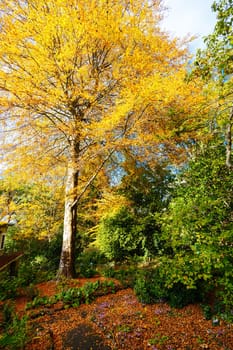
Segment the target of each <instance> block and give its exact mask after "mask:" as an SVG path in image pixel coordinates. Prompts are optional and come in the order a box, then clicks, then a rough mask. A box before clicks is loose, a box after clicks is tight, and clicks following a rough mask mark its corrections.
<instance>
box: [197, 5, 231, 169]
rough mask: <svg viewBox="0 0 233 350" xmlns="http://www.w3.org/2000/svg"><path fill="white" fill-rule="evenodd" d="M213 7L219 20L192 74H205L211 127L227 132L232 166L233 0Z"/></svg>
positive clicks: (229, 164) (227, 162)
mask: <svg viewBox="0 0 233 350" xmlns="http://www.w3.org/2000/svg"><path fill="white" fill-rule="evenodd" d="M212 9H213V11H214V12H215V13H216V15H217V22H216V25H215V28H214V31H213V33H212V34H210V35H209V36H207V37H206V38H205V43H206V49H204V50H199V51H198V52H197V56H196V61H195V68H194V70H193V74H194V75H196V74H198V75H201V76H202V78H203V79H204V81H205V82H206V84H207V87H208V89H207V93H208V94H209V95H212V114H211V119H212V123H211V129H212V130H213V129H216V127H218V128H220V129H221V132H224V133H225V145H226V165H227V166H228V167H229V168H232V160H231V153H232V126H233V104H232V96H233V95H232V94H233V93H232V91H233V35H232V27H233V1H232V0H219V1H214V3H213V5H212ZM212 130H211V131H212Z"/></svg>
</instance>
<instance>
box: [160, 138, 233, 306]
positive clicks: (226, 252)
mask: <svg viewBox="0 0 233 350" xmlns="http://www.w3.org/2000/svg"><path fill="white" fill-rule="evenodd" d="M221 143H222V140H217V141H215V142H213V141H212V142H211V143H209V144H208V145H205V146H200V147H199V151H198V153H197V154H196V155H195V157H194V159H193V160H191V161H190V162H189V164H188V166H187V169H185V170H184V171H183V172H182V173H181V174H179V176H178V178H177V186H176V190H175V195H174V198H173V199H172V201H171V203H170V205H169V208H168V210H167V211H166V212H165V213H164V214H163V216H162V220H163V234H164V239H165V240H166V242H167V246H168V247H169V248H171V255H170V256H169V257H164V262H165V267H164V268H165V269H166V271H167V272H166V273H167V276H168V284H170V285H173V284H174V283H178V282H181V283H183V284H184V285H186V286H188V287H191V288H192V287H196V286H197V285H198V282H199V281H201V280H205V281H207V283H209V284H210V285H212V286H215V287H220V289H221V288H224V289H225V293H226V300H227V298H228V302H229V303H232V302H233V300H232V290H233V275H232V263H233V254H232V247H233V200H232V198H233V186H232V184H233V174H232V172H231V171H230V170H229V168H228V167H227V166H224V165H223V162H224V157H225V154H224V146H223V145H222V144H221Z"/></svg>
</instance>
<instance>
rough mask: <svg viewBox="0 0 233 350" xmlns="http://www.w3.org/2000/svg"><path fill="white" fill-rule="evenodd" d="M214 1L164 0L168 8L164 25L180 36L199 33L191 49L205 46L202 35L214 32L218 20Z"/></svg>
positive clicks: (173, 33)
mask: <svg viewBox="0 0 233 350" xmlns="http://www.w3.org/2000/svg"><path fill="white" fill-rule="evenodd" d="M212 3H213V0H164V5H165V6H166V7H167V8H168V10H167V12H166V15H165V19H164V21H163V27H164V28H165V29H166V30H168V31H169V32H170V33H171V34H172V35H175V36H178V37H184V36H185V35H187V34H192V35H193V34H194V35H198V36H199V38H198V39H196V40H195V41H194V42H193V43H192V44H191V45H190V49H191V50H192V51H195V50H196V49H197V48H199V47H201V48H203V47H204V44H203V40H202V37H203V36H206V35H208V34H210V33H212V31H213V29H214V25H215V22H216V16H215V13H214V12H213V11H212V10H211V5H212Z"/></svg>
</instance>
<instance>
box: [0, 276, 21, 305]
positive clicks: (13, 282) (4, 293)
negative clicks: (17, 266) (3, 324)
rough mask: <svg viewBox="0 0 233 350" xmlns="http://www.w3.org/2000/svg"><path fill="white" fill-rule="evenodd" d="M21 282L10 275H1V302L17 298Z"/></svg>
mask: <svg viewBox="0 0 233 350" xmlns="http://www.w3.org/2000/svg"><path fill="white" fill-rule="evenodd" d="M19 286H20V283H19V280H18V279H17V278H15V277H11V276H9V274H7V273H4V274H1V279H0V300H6V299H11V298H15V297H16V296H17V295H18V288H19Z"/></svg>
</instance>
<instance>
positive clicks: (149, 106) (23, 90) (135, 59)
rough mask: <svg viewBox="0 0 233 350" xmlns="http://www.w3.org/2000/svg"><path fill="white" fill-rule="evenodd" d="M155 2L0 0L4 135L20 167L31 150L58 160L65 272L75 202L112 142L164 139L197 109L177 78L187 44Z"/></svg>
mask: <svg viewBox="0 0 233 350" xmlns="http://www.w3.org/2000/svg"><path fill="white" fill-rule="evenodd" d="M160 5H161V4H160V0H154V1H147V0H143V1H141V0H140V1H139V0H132V1H129V0H122V1H115V0H90V1H88V2H87V1H86V0H65V1H64V0H51V1H46V0H44V1H41V0H28V1H26V0H25V1H24V0H22V1H18V0H2V1H1V3H0V26H1V33H0V102H1V103H0V105H1V121H3V123H5V126H4V127H5V129H7V128H8V130H9V129H10V130H15V131H14V134H13V135H14V137H8V139H7V141H8V142H9V143H10V144H11V147H12V148H11V150H13V151H14V150H15V149H16V152H15V155H16V153H17V152H19V151H20V150H22V153H21V154H23V158H21V159H22V164H24V166H25V167H26V161H27V162H28V161H29V164H30V166H31V167H32V166H33V164H32V162H31V160H32V159H35V154H37V156H38V157H39V159H40V162H41V163H43V162H44V161H45V163H46V162H47V159H49V158H48V155H51V154H52V155H53V157H56V156H57V155H59V156H60V157H61V156H62V160H63V161H64V162H65V164H66V185H65V210H64V232H63V247H62V253H61V259H60V267H59V272H58V276H61V275H64V276H66V277H72V276H74V273H75V271H74V242H75V234H76V223H77V220H76V218H77V209H78V204H79V202H80V199H81V198H82V196H83V194H84V193H85V191H86V190H87V188H88V187H89V185H90V184H91V183H92V181H94V180H95V178H96V176H97V174H98V173H99V171H100V170H101V169H102V168H103V166H104V165H105V164H106V162H107V161H108V160H109V159H110V157H111V155H112V154H113V152H114V151H115V150H120V149H122V147H124V148H126V147H132V145H133V146H135V147H136V146H137V147H142V146H143V147H144V150H145V149H146V147H145V146H146V144H147V143H148V145H149V143H150V149H149V148H148V149H149V150H150V152H151V150H152V148H151V147H152V146H158V144H160V145H161V144H162V143H163V144H164V147H165V146H167V145H169V142H168V141H169V140H170V142H171V141H172V140H173V141H174V140H175V141H176V138H177V139H179V137H178V136H177V135H178V134H179V131H180V129H182V125H183V123H184V124H185V127H188V126H189V125H192V121H193V120H194V119H195V117H196V116H197V115H198V114H197V113H198V112H197V108H196V105H197V102H199V101H200V100H201V97H200V94H199V88H198V86H197V85H196V84H194V83H190V85H189V86H187V84H186V83H185V82H184V77H185V74H186V71H185V62H186V58H187V52H186V50H185V49H184V48H183V43H179V42H178V41H177V40H170V39H169V38H168V36H167V35H166V34H165V33H163V32H161V30H160V29H159V20H160V18H161V13H162V12H161V6H160ZM174 130H175V131H174ZM173 131H174V132H173ZM142 135H143V136H142ZM16 145H17V148H15V147H16ZM37 145H38V148H39V151H38V150H37V149H36V148H37ZM45 150H46V151H45ZM157 151H159V152H162V148H161V146H160V148H159V147H157ZM33 157H34V158H33ZM50 159H51V158H50ZM23 162H25V163H23ZM49 164H50V165H51V166H53V164H55V163H52V164H51V163H49ZM49 164H48V165H49Z"/></svg>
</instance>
